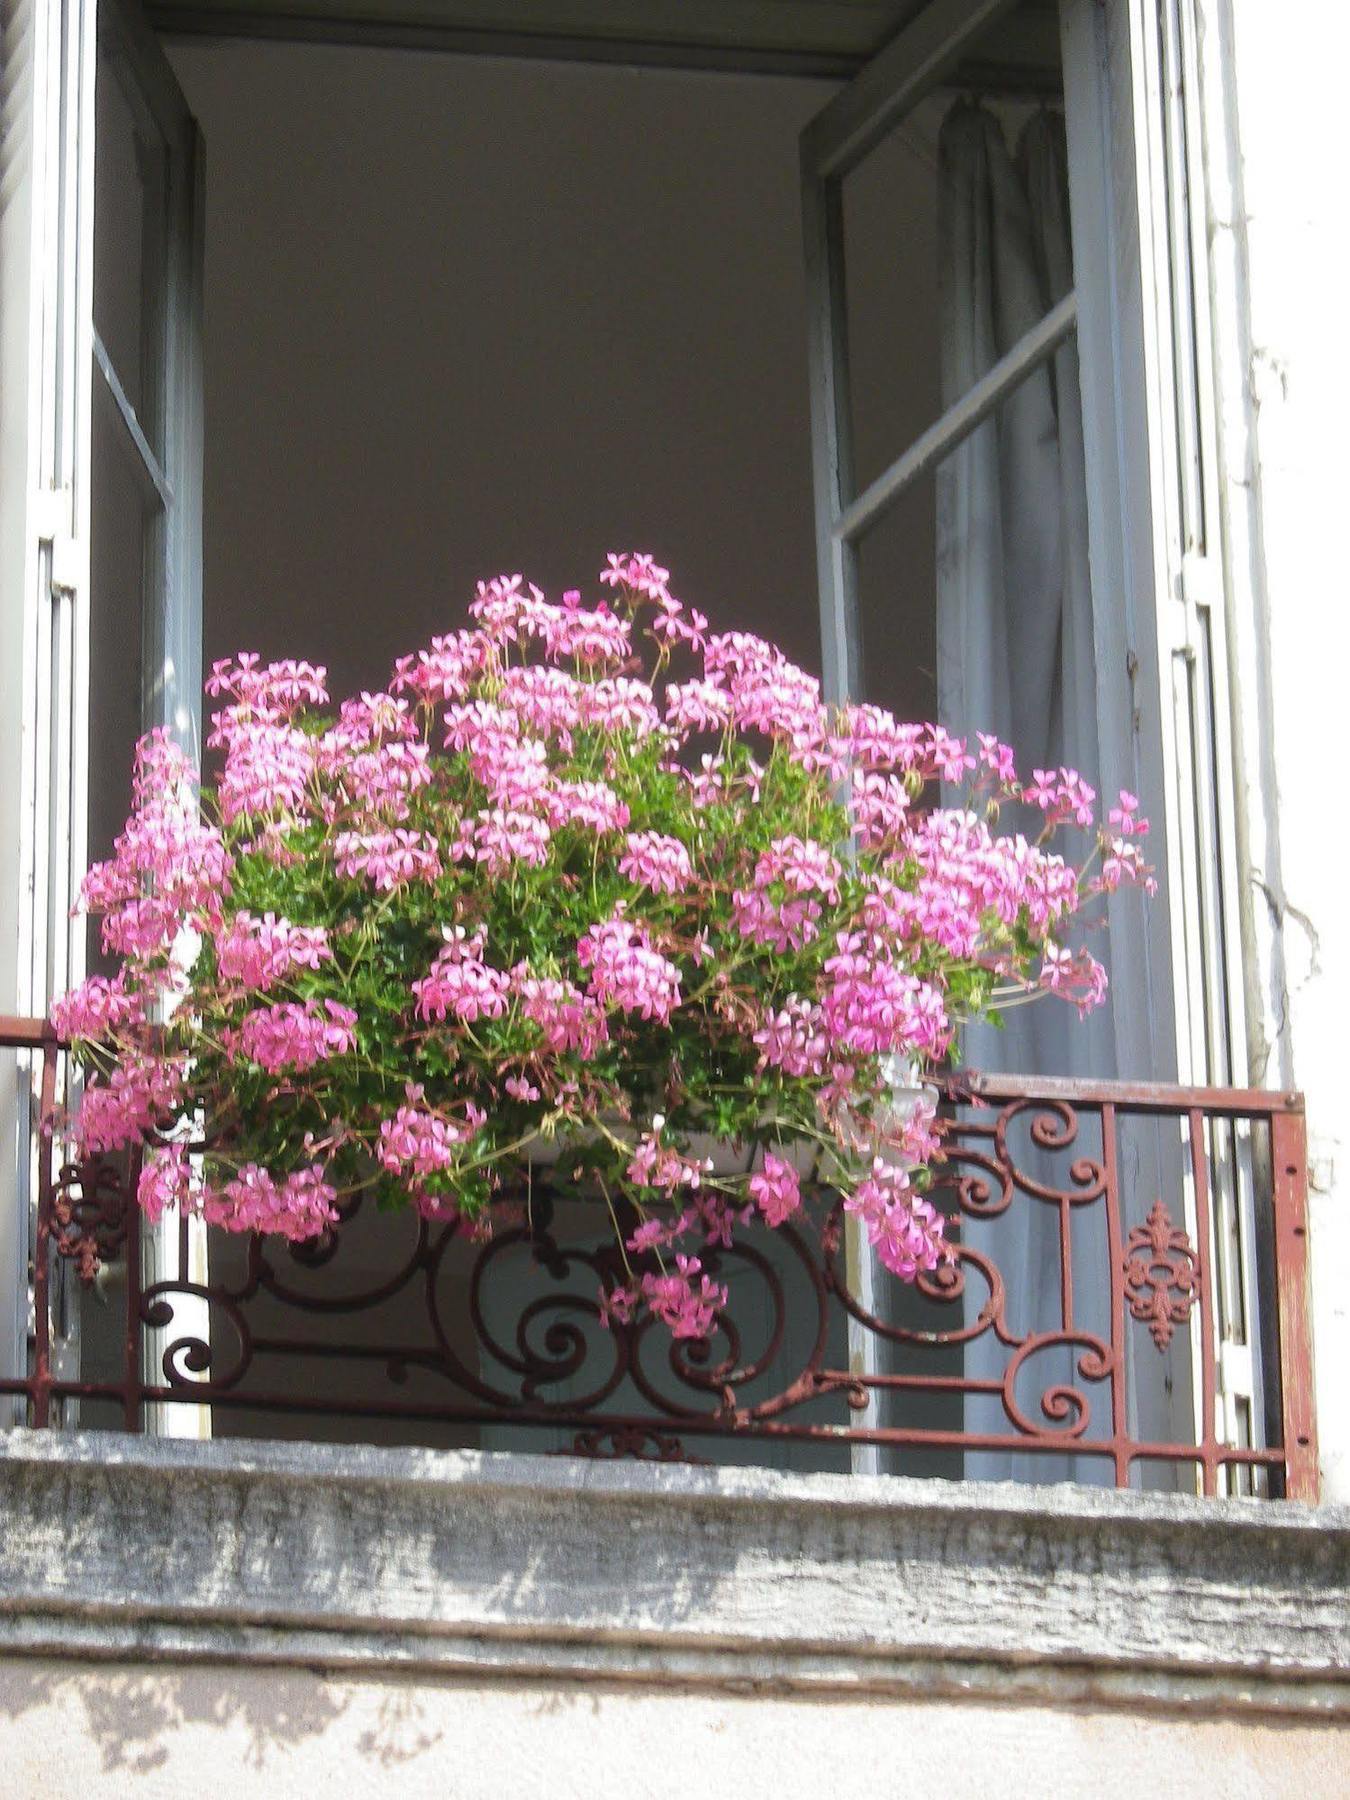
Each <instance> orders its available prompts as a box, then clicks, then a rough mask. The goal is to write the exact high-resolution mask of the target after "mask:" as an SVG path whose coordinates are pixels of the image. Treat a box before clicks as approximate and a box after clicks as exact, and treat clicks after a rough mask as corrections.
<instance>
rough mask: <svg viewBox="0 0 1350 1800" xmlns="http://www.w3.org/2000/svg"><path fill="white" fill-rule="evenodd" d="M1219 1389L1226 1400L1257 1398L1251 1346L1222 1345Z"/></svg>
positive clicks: (1223, 1343)
mask: <svg viewBox="0 0 1350 1800" xmlns="http://www.w3.org/2000/svg"><path fill="white" fill-rule="evenodd" d="M1219 1388H1220V1390H1221V1392H1222V1393H1223V1396H1224V1398H1225V1400H1229V1401H1232V1400H1251V1399H1253V1398H1254V1397H1255V1393H1256V1382H1255V1372H1254V1370H1253V1368H1252V1352H1251V1346H1250V1345H1249V1344H1235V1343H1232V1342H1229V1341H1224V1342H1222V1343H1220V1345H1219Z"/></svg>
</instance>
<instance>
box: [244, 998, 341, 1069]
mask: <svg viewBox="0 0 1350 1800" xmlns="http://www.w3.org/2000/svg"><path fill="white" fill-rule="evenodd" d="M355 1044H356V1014H355V1012H354V1011H353V1010H352V1008H351V1007H350V1006H342V1005H340V1004H339V1003H338V1002H337V1001H336V1000H325V1001H324V1002H323V1003H322V1005H318V1004H316V1003H315V1002H314V1001H312V1000H306V1001H305V1002H303V1003H302V1004H299V1005H297V1004H295V1003H293V1002H290V1001H286V1002H283V1003H282V1004H281V1005H279V1006H260V1007H259V1008H258V1009H257V1010H256V1011H255V1012H251V1013H249V1014H248V1015H247V1016H246V1018H245V1019H244V1022H243V1024H242V1025H241V1026H240V1027H239V1029H238V1031H237V1033H235V1034H234V1035H233V1037H232V1039H231V1048H232V1049H233V1050H234V1051H235V1052H236V1053H237V1054H238V1055H239V1056H242V1057H244V1058H245V1059H246V1060H247V1061H249V1062H254V1063H257V1065H258V1067H259V1068H261V1069H266V1070H267V1071H268V1073H269V1074H272V1075H279V1074H281V1073H282V1072H283V1071H285V1070H292V1071H294V1072H295V1073H296V1074H298V1075H299V1074H303V1073H304V1072H305V1071H306V1070H307V1069H312V1068H314V1067H315V1066H316V1065H317V1064H318V1063H321V1062H325V1061H326V1060H327V1059H328V1058H329V1057H330V1056H340V1055H342V1054H343V1052H345V1051H347V1050H351V1049H352V1048H354V1046H355Z"/></svg>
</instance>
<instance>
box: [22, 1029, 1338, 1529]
mask: <svg viewBox="0 0 1350 1800" xmlns="http://www.w3.org/2000/svg"><path fill="white" fill-rule="evenodd" d="M0 1052H7V1053H10V1054H9V1055H8V1056H7V1057H6V1060H7V1061H8V1062H9V1063H10V1064H11V1072H12V1074H13V1076H14V1077H15V1078H16V1079H17V1080H18V1082H19V1085H20V1090H21V1094H22V1096H23V1097H24V1098H25V1103H26V1105H27V1107H28V1110H29V1113H30V1115H31V1119H32V1123H33V1127H34V1131H33V1152H32V1157H31V1159H30V1164H29V1168H30V1173H31V1177H32V1179H31V1181H30V1184H29V1185H30V1192H29V1195H28V1200H29V1212H30V1215H31V1229H30V1244H31V1269H30V1284H31V1286H30V1292H31V1320H32V1324H31V1331H30V1342H29V1348H28V1357H27V1366H26V1367H24V1368H22V1369H3V1368H0V1395H3V1396H10V1398H9V1400H8V1401H6V1402H3V1404H4V1405H5V1406H6V1407H8V1408H9V1409H11V1411H10V1417H11V1421H12V1422H18V1423H25V1422H26V1423H28V1424H30V1425H33V1426H38V1427H44V1426H53V1427H54V1426H60V1425H71V1424H79V1425H81V1426H84V1427H98V1426H101V1425H102V1426H111V1427H115V1428H120V1429H125V1430H131V1431H136V1430H141V1429H146V1428H147V1427H152V1426H155V1425H162V1424H163V1421H164V1420H165V1419H166V1418H168V1417H169V1416H170V1415H171V1414H172V1412H173V1411H174V1409H182V1408H186V1407H192V1408H197V1409H200V1411H199V1412H198V1413H197V1415H196V1421H197V1426H198V1428H200V1429H205V1430H210V1431H211V1432H212V1433H214V1434H217V1435H228V1434H231V1433H243V1434H248V1435H277V1434H279V1433H284V1434H285V1435H292V1436H333V1435H339V1436H343V1437H351V1436H352V1435H363V1436H367V1437H373V1438H376V1439H385V1440H388V1439H390V1438H393V1439H395V1440H396V1441H422V1442H431V1443H445V1444H478V1445H482V1446H484V1447H494V1446H495V1447H503V1448H516V1449H519V1448H531V1447H533V1448H538V1449H544V1450H549V1451H553V1452H557V1453H563V1454H572V1455H582V1456H641V1457H645V1458H655V1459H659V1460H740V1461H755V1460H764V1459H767V1460H770V1461H774V1462H776V1463H778V1464H780V1465H783V1464H786V1465H787V1466H798V1467H823V1468H839V1469H847V1468H849V1467H858V1466H862V1467H867V1468H873V1469H881V1470H893V1471H897V1472H915V1473H927V1474H939V1475H948V1476H957V1477H971V1476H976V1477H978V1476H984V1475H1001V1476H1006V1475H1018V1476H1024V1477H1029V1478H1032V1479H1035V1478H1037V1477H1038V1476H1039V1477H1040V1478H1043V1479H1077V1480H1096V1481H1106V1482H1109V1483H1112V1484H1114V1485H1116V1486H1121V1487H1127V1486H1154V1487H1162V1488H1167V1489H1171V1490H1176V1489H1181V1490H1183V1491H1194V1492H1200V1493H1204V1494H1216V1493H1221V1492H1242V1493H1254V1494H1266V1495H1270V1496H1287V1497H1290V1498H1295V1499H1302V1500H1312V1499H1315V1498H1316V1493H1317V1442H1316V1425H1315V1419H1314V1414H1313V1402H1312V1358H1311V1335H1310V1318H1309V1299H1308V1243H1307V1217H1306V1196H1307V1171H1306V1142H1305V1132H1304V1120H1303V1107H1302V1101H1301V1099H1300V1097H1299V1096H1298V1095H1293V1094H1283V1093H1272V1092H1265V1091H1263V1090H1238V1089H1226V1088H1182V1087H1174V1086H1165V1085H1160V1084H1146V1083H1129V1082H1084V1081H1065V1080H1055V1079H1050V1078H1044V1079H1020V1078H1012V1077H1005V1076H974V1077H965V1078H962V1079H961V1080H959V1081H955V1080H954V1081H952V1082H951V1083H950V1084H949V1085H948V1086H947V1087H946V1089H945V1090H944V1107H943V1113H944V1133H945V1161H944V1163H943V1165H942V1168H941V1170H940V1172H939V1177H938V1180H937V1182H936V1185H935V1188H934V1191H933V1198H934V1199H935V1201H936V1203H937V1204H938V1205H939V1206H940V1207H941V1208H942V1210H943V1211H944V1212H945V1213H946V1214H947V1215H948V1219H949V1236H950V1238H951V1241H952V1242H953V1245H954V1246H955V1249H956V1257H955V1260H954V1261H953V1263H952V1264H951V1265H950V1266H948V1267H944V1268H942V1269H939V1271H938V1272H937V1273H936V1274H935V1275H933V1276H929V1277H925V1278H923V1279H922V1280H921V1281H920V1282H918V1283H917V1284H915V1285H914V1287H912V1288H908V1287H905V1286H903V1285H902V1284H895V1283H890V1282H889V1280H888V1279H886V1280H884V1281H882V1282H878V1283H877V1284H876V1285H875V1286H874V1287H872V1286H869V1284H867V1283H865V1282H862V1281H860V1279H859V1273H860V1271H859V1265H858V1257H859V1251H858V1247H857V1246H856V1245H855V1244H854V1243H853V1242H852V1239H851V1236H850V1233H849V1231H848V1228H847V1225H846V1220H845V1216H844V1214H843V1211H842V1207H841V1204H840V1201H839V1199H838V1196H837V1195H833V1194H830V1193H828V1192H821V1193H819V1194H816V1195H815V1196H813V1197H812V1199H811V1200H810V1202H809V1203H808V1204H807V1205H806V1206H805V1207H804V1208H803V1210H802V1213H801V1214H799V1215H798V1217H797V1218H796V1219H795V1220H794V1221H793V1222H792V1224H791V1225H790V1226H787V1227H783V1228H781V1229H780V1230H778V1231H776V1232H772V1233H769V1232H762V1233H758V1234H756V1233H755V1232H754V1231H753V1230H749V1231H747V1232H746V1234H745V1235H744V1236H743V1237H742V1238H741V1239H740V1240H739V1242H738V1244H737V1246H736V1247H735V1248H734V1249H718V1248H716V1247H710V1249H709V1251H708V1253H707V1256H706V1263H707V1266H708V1267H709V1268H710V1269H711V1270H712V1272H713V1273H714V1274H715V1275H716V1277H717V1278H718V1279H719V1280H723V1281H726V1282H727V1284H728V1286H729V1289H730V1295H731V1297H730V1300H729V1302H728V1305H727V1307H726V1308H725V1309H724V1312H723V1313H722V1314H721V1315H720V1316H719V1318H718V1321H717V1325H716V1327H715V1329H714V1331H713V1333H712V1334H711V1336H710V1337H709V1339H708V1340H706V1341H704V1342H699V1343H681V1344H672V1343H671V1341H670V1340H669V1338H668V1337H667V1336H666V1335H665V1334H664V1332H663V1331H662V1329H661V1328H660V1327H659V1326H657V1325H655V1324H654V1323H653V1322H652V1321H650V1320H643V1321H638V1322H636V1323H634V1324H632V1325H628V1326H621V1325H617V1324H611V1325H609V1326H606V1325H604V1324H603V1323H602V1321H601V1318H600V1313H599V1308H598V1306H597V1304H596V1301H597V1295H598V1291H599V1288H600V1285H601V1283H602V1282H606V1281H608V1280H611V1279H614V1278H616V1277H617V1273H618V1266H617V1264H616V1261H615V1259H616V1256H617V1254H618V1253H617V1251H616V1248H615V1246H614V1243H613V1240H612V1232H611V1230H610V1228H609V1223H608V1220H607V1219H605V1220H603V1221H601V1220H598V1219H597V1218H596V1217H595V1216H594V1213H595V1209H592V1208H591V1207H589V1206H588V1205H587V1204H586V1203H585V1202H584V1201H579V1200H577V1199H576V1198H575V1197H569V1196H567V1195H564V1194H561V1193H556V1192H553V1191H551V1190H550V1189H549V1188H548V1187H547V1186H545V1185H543V1183H542V1182H541V1183H540V1184H539V1185H537V1186H535V1187H534V1188H533V1189H532V1190H529V1191H524V1192H521V1193H517V1194H512V1195H507V1196H504V1197H503V1199H502V1201H501V1203H500V1204H499V1206H498V1207H497V1208H496V1209H495V1212H494V1220H493V1228H492V1231H491V1233H490V1235H488V1236H486V1237H485V1236H484V1235H483V1234H482V1233H481V1232H477V1233H476V1232H471V1231H470V1230H468V1229H467V1228H465V1227H464V1226H463V1225H459V1224H455V1223H448V1224H430V1223H428V1222H427V1221H424V1220H421V1219H419V1218H418V1217H417V1216H416V1215H415V1214H413V1213H412V1212H411V1211H409V1212H408V1213H407V1214H403V1215H397V1216H394V1215H383V1216H379V1215H376V1216H372V1215H371V1214H370V1213H369V1212H368V1211H363V1210H362V1208H361V1206H360V1204H359V1202H358V1201H352V1202H349V1203H347V1204H346V1206H345V1208H344V1211H343V1218H342V1221H341V1223H340V1224H339V1225H338V1226H336V1227H335V1228H334V1229H333V1230H332V1231H330V1232H329V1233H328V1234H326V1236H325V1237H324V1238H322V1239H319V1240H317V1241H315V1242H314V1243H312V1244H309V1245H294V1246H292V1245H286V1244H283V1243H278V1242H277V1241H275V1240H265V1239H260V1238H257V1237H248V1238H244V1239H239V1238H228V1237H226V1236H225V1235H224V1234H213V1235H212V1237H211V1239H210V1244H209V1251H208V1254H207V1256H206V1257H205V1259H203V1257H202V1254H201V1247H200V1243H198V1244H197V1246H196V1248H195V1249H194V1244H193V1241H192V1232H193V1230H194V1229H195V1230H197V1231H200V1227H193V1226H190V1225H189V1223H188V1222H187V1221H180V1222H178V1224H177V1226H176V1227H175V1228H174V1230H172V1231H170V1232H166V1231H165V1230H164V1229H163V1228H160V1230H158V1231H156V1232H151V1231H149V1230H148V1229H143V1227H142V1222H141V1217H140V1214H139V1212H138V1209H137V1208H136V1205H135V1202H134V1178H135V1170H134V1168H133V1167H131V1166H129V1165H128V1166H122V1167H117V1166H114V1165H112V1164H110V1163H103V1164H101V1165H99V1166H96V1167H90V1166H85V1167H80V1166H78V1165H75V1164H71V1163H66V1162H62V1161H61V1160H60V1159H59V1157H58V1155H57V1146H58V1144H59V1141H60V1138H59V1133H54V1132H53V1129H52V1127H53V1124H54V1122H55V1121H56V1118H57V1113H58V1104H59V1100H60V1095H61V1077H62V1073H63V1069H62V1057H63V1055H64V1050H63V1047H62V1045H61V1044H60V1042H59V1041H58V1040H57V1038H56V1037H55V1035H54V1033H53V1032H52V1031H51V1030H50V1028H49V1027H47V1026H46V1025H44V1024H42V1023H41V1022H34V1021H29V1020H16V1019H0ZM7 1078H8V1077H7ZM203 1260H204V1261H205V1266H204V1267H203ZM869 1293H870V1294H871V1295H872V1298H871V1299H870V1300H869V1299H868V1295H869ZM878 1296H879V1297H878Z"/></svg>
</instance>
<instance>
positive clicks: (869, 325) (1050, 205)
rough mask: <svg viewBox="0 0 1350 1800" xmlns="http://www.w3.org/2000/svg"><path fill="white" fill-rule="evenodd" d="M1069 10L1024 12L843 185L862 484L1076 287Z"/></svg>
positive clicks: (858, 480)
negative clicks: (1068, 135) (1068, 142)
mask: <svg viewBox="0 0 1350 1800" xmlns="http://www.w3.org/2000/svg"><path fill="white" fill-rule="evenodd" d="M1061 85H1062V83H1061V73H1060V67H1059V48H1058V25H1057V11H1056V8H1055V6H1054V5H1053V4H1050V3H1047V0H1040V3H1039V4H1034V5H1030V4H1029V5H1026V6H1023V7H1021V8H1018V9H1017V10H1016V11H1015V12H1014V13H1013V14H1011V15H1010V16H1009V17H1008V18H1007V19H1005V20H1004V21H1003V22H1002V23H1001V24H999V25H996V26H995V27H993V28H991V30H990V32H989V33H987V34H986V36H985V37H984V38H983V39H982V40H981V41H980V42H979V43H978V44H977V45H976V47H975V50H974V52H973V53H972V54H971V56H969V57H968V58H967V60H966V61H965V62H964V63H963V64H962V65H961V68H960V69H959V70H958V71H957V74H956V76H955V77H953V79H952V81H951V82H950V83H949V85H948V86H947V87H946V88H945V89H943V90H942V91H941V92H939V93H937V94H934V95H932V96H930V97H929V98H928V99H927V100H925V101H924V102H922V104H920V105H919V106H918V107H916V108H914V109H913V110H912V111H911V112H910V113H909V114H908V115H907V116H906V117H905V118H904V119H903V120H902V121H901V122H900V124H899V125H898V126H897V127H896V128H895V129H894V130H893V131H892V132H891V133H890V134H889V136H888V137H886V138H885V139H884V140H883V141H882V143H881V144H880V145H878V146H877V148H876V149H875V150H873V151H872V152H871V153H870V154H869V155H868V156H867V157H866V158H865V159H864V161H863V162H862V163H861V164H859V166H858V167H857V168H856V169H854V170H853V171H852V172H851V173H850V174H849V175H848V177H847V178H846V180H845V182H844V185H843V212H844V255H845V264H846V270H847V273H846V280H845V289H846V295H847V314H848V332H849V404H850V410H851V418H852V426H853V441H854V461H855V471H854V490H855V492H860V491H861V490H862V489H863V488H865V487H866V486H867V485H868V484H869V483H870V482H872V481H874V480H875V479H876V478H877V476H879V475H880V474H881V473H882V472H883V471H884V470H885V469H887V468H888V467H890V465H891V464H892V463H893V462H894V461H895V459H896V458H897V457H898V456H899V455H900V454H901V453H902V452H903V451H904V450H905V449H906V448H907V447H908V446H909V445H910V444H912V443H913V442H914V441H915V439H916V438H918V437H919V435H920V434H921V433H922V432H923V431H924V430H925V429H927V427H929V426H930V425H931V424H933V422H934V421H935V420H936V419H938V418H939V417H940V416H941V415H942V414H943V413H944V412H945V411H946V410H947V409H948V408H949V407H950V406H951V405H953V404H954V402H955V401H957V400H958V399H959V398H960V397H961V396H962V395H963V394H964V393H966V392H967V391H968V390H969V388H970V387H971V386H972V385H973V384H974V383H975V382H976V381H977V380H979V378H980V377H981V376H982V375H984V374H985V373H987V371H988V370H989V369H990V368H991V367H992V366H993V365H994V363H996V362H997V361H998V360H999V359H1000V358H1001V357H1003V356H1005V355H1006V354H1007V353H1008V352H1009V351H1010V350H1011V349H1012V348H1013V347H1014V345H1016V344H1017V343H1018V341H1019V340H1020V339H1021V338H1022V337H1024V336H1025V335H1026V333H1027V332H1028V331H1030V330H1031V329H1032V328H1033V326H1035V325H1036V324H1037V323H1038V322H1039V321H1040V320H1041V319H1042V318H1043V317H1044V316H1045V314H1046V313H1047V312H1049V311H1050V309H1051V308H1052V307H1053V306H1054V305H1055V303H1056V302H1057V301H1058V300H1060V299H1062V298H1063V296H1064V295H1065V294H1066V293H1067V292H1068V291H1069V289H1070V288H1071V287H1072V285H1073V273H1072V255H1071V250H1070V242H1069V225H1068V193H1067V156H1066V150H1065V142H1064V120H1063V115H1062V110H1061V108H1060V101H1059V92H1060V88H1061Z"/></svg>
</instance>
